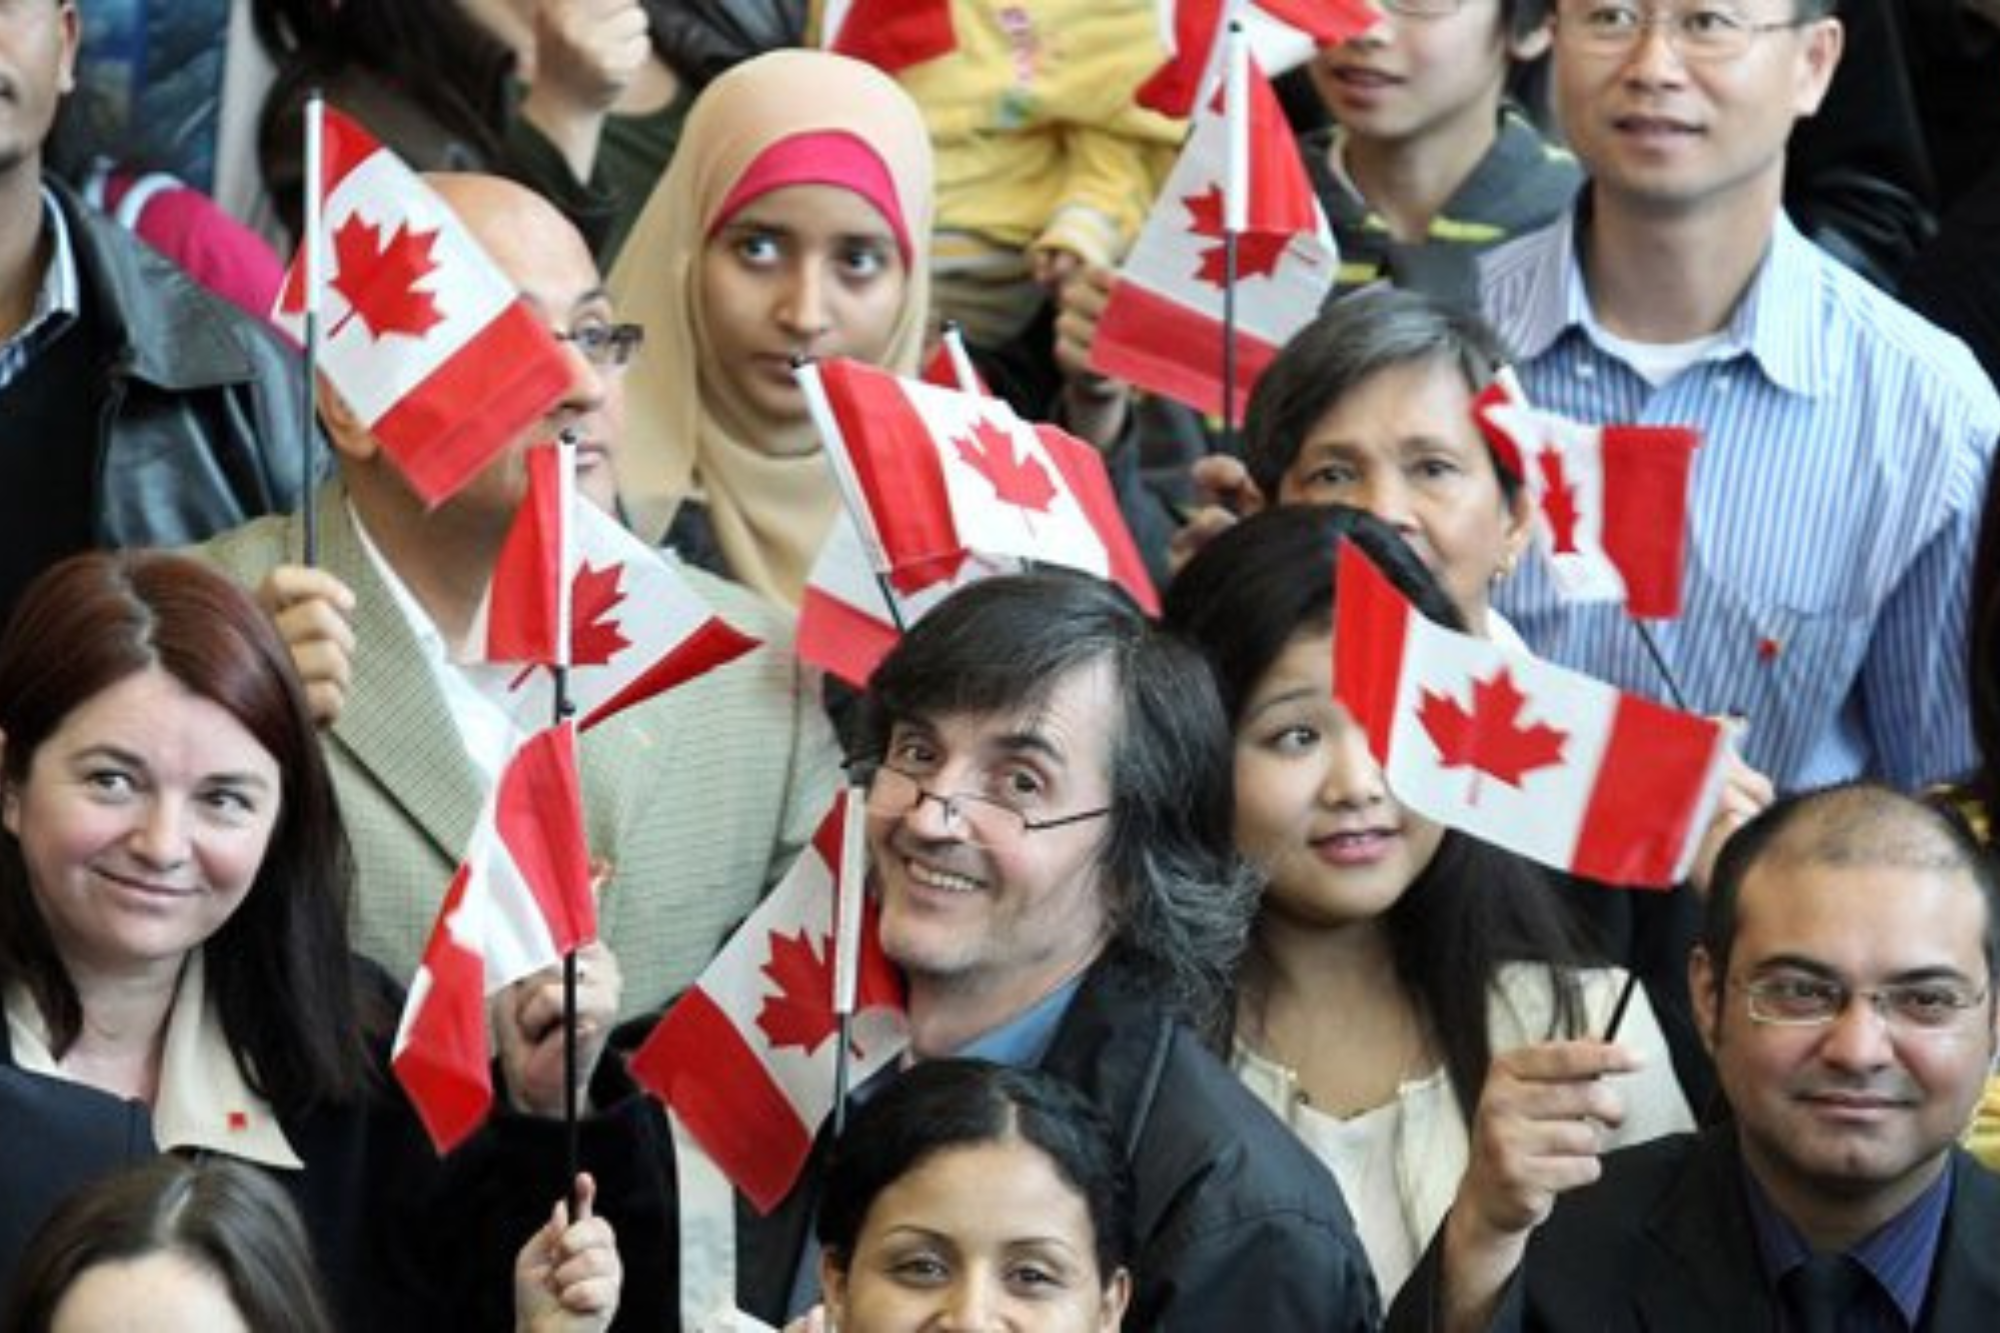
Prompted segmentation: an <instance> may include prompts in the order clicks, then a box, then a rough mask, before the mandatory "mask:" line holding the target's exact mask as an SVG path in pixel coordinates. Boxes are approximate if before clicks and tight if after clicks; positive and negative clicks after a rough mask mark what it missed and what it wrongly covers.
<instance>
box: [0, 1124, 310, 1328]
mask: <svg viewBox="0 0 2000 1333" xmlns="http://www.w3.org/2000/svg"><path fill="white" fill-rule="evenodd" d="M163 1253H164V1254H173V1255H177V1256H179V1257H181V1258H182V1259H185V1260H187V1261H188V1262H189V1263H191V1264H192V1265H193V1266H195V1267H197V1268H200V1269H202V1270H203V1271H205V1272H207V1273H210V1274H212V1275H213V1276H214V1277H215V1278H216V1279H217V1281H218V1282H220V1283H221V1285H222V1286H223V1288H224V1289H225V1290H226V1291H227V1292H228V1293H229V1299H230V1302H231V1304H233V1305H234V1306H235V1307H236V1310H237V1312H238V1313H239V1314H240V1315H241V1316H242V1318H243V1324H244V1327H246V1328H254V1329H256V1330H257V1331H258V1333H333V1330H334V1321H333V1316H332V1314H331V1313H330V1308H329V1306H328V1304H327V1300H326V1296H325V1293H324V1289H323V1287H322V1285H321V1282H320V1275H319V1272H318V1270H317V1269H316V1267H315V1266H314V1264H313V1259H312V1251H311V1247H310V1246H309V1245H308V1244H307V1242H306V1233H305V1226H304V1224H303V1223H302V1222H301V1221H300V1220H299V1214H298V1210H297V1209H296V1208H295V1207H294V1206H293V1205H292V1201H291V1198H290V1197H289V1196H288V1195H286V1193H285V1192H284V1190H282V1189H281V1188H279V1187H278V1185H277V1184H276V1183H275V1182H273V1181H272V1180H271V1179H270V1178H269V1177H267V1176H265V1174H264V1173H263V1172H262V1171H261V1170H259V1169H258V1168H257V1167H254V1166H251V1165H249V1164H248V1163H245V1162H239V1161H235V1160H233V1159H231V1158H228V1157H219V1156H218V1157H207V1158H202V1159H197V1160H189V1159H186V1158H182V1157H177V1156H174V1155H173V1154H171V1153H167V1154H162V1155H161V1156H159V1157H156V1158H153V1159H152V1160H151V1161H148V1162H145V1163H142V1164H141V1165H139V1166H136V1167H132V1168H130V1169H128V1170H125V1171H122V1172H120V1173H118V1174H116V1175H111V1176H107V1177H104V1178H103V1179H101V1180H99V1181H97V1182H96V1183H94V1184H92V1185H90V1186H87V1187H86V1188H84V1189H83V1190H81V1191H79V1192H78V1193H76V1194H74V1195H72V1196H71V1197H70V1198H69V1199H68V1200H67V1201H66V1202H65V1203H64V1204H63V1205H62V1206H61V1207H60V1208H58V1209H57V1210H56V1212H55V1214H54V1215H53V1216H51V1217H50V1218H49V1220H48V1221H47V1222H45V1223H44V1224H43V1225H42V1228H41V1230H40V1231H38V1232H37V1233H36V1234H35V1238H34V1239H33V1240H32V1241H31V1242H30V1243H29V1245H28V1249H27V1252H26V1253H25V1254H24V1255H23V1256H22V1258H21V1262H20V1265H19V1267H17V1268H16V1269H15V1271H14V1278H13V1282H12V1284H11V1288H10V1295H9V1297H8V1300H7V1305H6V1311H5V1313H4V1315H0V1333H47V1330H48V1328H49V1325H50V1322H51V1320H52V1319H53V1318H54V1316H55V1313H56V1311H57V1309H58V1308H59V1307H60V1306H61V1305H62V1302H63V1298H64V1296H66V1295H67V1294H68V1293H69V1291H70V1289H71V1288H72V1287H74V1286H75V1285H76V1283H77V1280H78V1279H80V1278H81V1277H83V1275H84V1274H85V1273H87V1272H89V1271H90V1270H91V1269H93V1268H96V1267H98V1266H99V1265H102V1264H115V1263H130V1262H132V1261H135V1260H138V1259H143V1258H145V1257H147V1256H148V1255H153V1254H163Z"/></svg>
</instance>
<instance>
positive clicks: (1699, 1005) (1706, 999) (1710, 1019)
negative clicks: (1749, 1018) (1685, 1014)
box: [1688, 944, 1722, 1055]
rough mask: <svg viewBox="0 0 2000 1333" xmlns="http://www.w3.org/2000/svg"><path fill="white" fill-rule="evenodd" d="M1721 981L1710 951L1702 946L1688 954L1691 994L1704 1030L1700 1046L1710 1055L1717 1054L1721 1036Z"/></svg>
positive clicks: (1689, 988) (1695, 1010) (1698, 1020)
mask: <svg viewBox="0 0 2000 1333" xmlns="http://www.w3.org/2000/svg"><path fill="white" fill-rule="evenodd" d="M1721 982H1722V978H1721V977H1719V976H1717V975H1716V972H1715V961H1714V960H1713V959H1711V958H1710V957H1709V956H1708V950H1707V949H1704V948H1702V947H1701V946H1700V945H1699V944H1697V945H1696V946H1695V947H1694V951H1693V952H1692V953H1690V954H1688V991H1689V993H1690V995H1691V996H1692V998H1693V1000H1694V1017H1695V1023H1696V1024H1697V1025H1698V1026H1699V1027H1700V1028H1701V1043H1702V1046H1703V1047H1704V1048H1705V1049H1706V1050H1707V1051H1708V1053H1709V1054H1710V1055H1713V1054H1715V1043H1716V1039H1717V1038H1718V1037H1719V1036H1720V1035H1721V1027H1720V1024H1721V1022H1722V997H1721V996H1720V995H1719V994H1718V993H1717V988H1718V987H1719V986H1720V985H1721Z"/></svg>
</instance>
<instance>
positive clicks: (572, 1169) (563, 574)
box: [549, 426, 583, 1214]
mask: <svg viewBox="0 0 2000 1333" xmlns="http://www.w3.org/2000/svg"><path fill="white" fill-rule="evenodd" d="M576 446H577V438H576V430H575V429H574V428H573V427H569V426H565V427H563V429H562V430H561V431H560V432H558V433H557V435H556V449H557V450H558V451H559V453H558V462H557V467H556V470H557V474H558V475H559V476H561V478H562V484H561V486H560V487H558V495H559V497H560V501H561V503H560V505H559V508H560V509H561V512H562V527H561V531H562V542H561V547H562V554H561V558H560V560H559V561H558V568H557V573H556V580H557V583H558V585H559V586H558V589H557V594H556V607H557V614H556V660H555V662H554V663H553V665H552V667H551V670H552V672H553V674H554V677H555V680H554V685H555V688H554V690H553V691H552V693H553V696H554V701H553V703H552V704H551V706H550V710H549V711H550V713H551V715H552V716H551V718H550V721H549V725H550V726H554V727H559V726H561V725H563V724H564V723H565V722H567V721H569V719H570V716H571V715H572V714H573V713H574V712H575V711H576V705H575V704H574V703H573V702H572V701H571V699H570V697H569V666H570V662H569V649H570V639H571V633H572V627H571V623H570V622H571V615H572V608H571V606H570V597H569V590H570V568H571V565H572V561H571V560H570V542H571V540H572V536H573V533H572V526H573V525H572V519H573V518H574V515H573V514H572V513H571V507H572V505H573V503H574V498H573V497H574V492H575V489H576V486H575V477H576ZM580 979H581V978H580V973H579V967H578V964H577V959H576V950H575V949H573V948H572V949H568V950H565V951H564V953H563V1009H562V1025H563V1160H564V1163H565V1165H566V1167H567V1170H568V1173H569V1174H568V1175H567V1176H566V1177H565V1183H564V1185H563V1193H564V1194H565V1195H566V1196H569V1197H570V1207H571V1211H572V1214H574V1211H575V1209H576V1207H577V1204H578V1200H577V1199H576V1198H575V1197H574V1191H575V1189H576V1180H577V1177H578V1176H579V1175H580V1174H581V1173H582V1170H583V1161H582V1150H581V1147H580V1143H579V1140H580V1137H581V1130H580V1128H579V1126H580V1122H581V1120H582V1113H581V1108H580V1107H579V1106H578V1101H577V1091H576V1083H577V1073H578V1068H577V1065H578V1059H577V1054H578V1053H577V1040H576V1006H577V996H576V992H577V983H578V981H579V980H580Z"/></svg>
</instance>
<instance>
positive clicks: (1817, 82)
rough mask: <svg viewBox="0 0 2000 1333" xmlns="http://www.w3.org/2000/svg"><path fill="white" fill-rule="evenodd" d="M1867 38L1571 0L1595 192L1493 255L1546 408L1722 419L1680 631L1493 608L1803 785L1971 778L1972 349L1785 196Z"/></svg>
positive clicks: (1694, 503)
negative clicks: (1723, 721)
mask: <svg viewBox="0 0 2000 1333" xmlns="http://www.w3.org/2000/svg"><path fill="white" fill-rule="evenodd" d="M1843 44H1844V41H1843V28H1842V25H1841V23H1840V22H1839V20H1837V19H1836V18H1835V17H1834V16H1833V5H1832V3H1831V0H1672V2H1671V3H1668V2H1666V0H1558V2H1557V3H1556V4H1555V5H1554V56H1553V59H1554V67H1553V68H1554V89H1555V98H1556V107H1557V114H1558V118H1559V119H1560V121H1561V123H1562V125H1563V128H1564V132H1565V133H1566V134H1567V136H1568V139H1569V143H1570V146H1571V148H1572V149H1573V150H1574V151H1575V153H1576V154H1577V157H1578V159H1579V160H1580V161H1581V162H1582V163H1583V166H1584V169H1585V171H1586V173H1587V175H1588V178H1589V183H1588V185H1587V187H1586V189H1585V191H1584V192H1583V194H1582V195H1581V196H1580V197H1579V199H1578V202H1577V203H1576V205H1575V207H1574V208H1573V209H1571V210H1570V211H1569V212H1568V213H1567V214H1566V215H1565V216H1563V217H1562V218H1560V219H1558V220H1557V221H1556V222H1555V223H1553V224H1552V225H1551V226H1549V227H1547V228H1545V229H1543V230H1542V231H1540V232H1537V233H1535V234H1533V235H1530V236H1525V237H1522V238H1520V239H1518V240H1516V241H1514V242H1512V243H1510V244H1508V245H1506V246H1503V247H1500V248H1498V249H1495V250H1493V251H1490V252H1489V253H1488V254H1487V255H1485V256H1484V257H1483V258H1482V261H1481V284H1482V297H1481V299H1482V302H1483V305H1484V308H1485V312H1486V315H1487V318H1488V319H1489V320H1490V321H1491V322H1492V324H1493V325H1494V327H1495V329H1496V330H1497V331H1498V332H1499V334H1500V335H1501V337H1502V339H1503V340H1504V341H1505V342H1506V343H1507V344H1508V345H1509V346H1511V347H1512V349H1513V350H1514V352H1515V353H1516V355H1517V357H1518V358H1519V360H1518V364H1517V369H1518V370H1519V372H1520V375H1521V379H1522V381H1523V383H1524V384H1525V386H1526V388H1527V390H1528V394H1529V396H1530V397H1531V398H1532V399H1533V400H1534V401H1535V402H1536V403H1537V404H1538V405H1539V406H1541V407H1544V408H1547V409H1549V410H1551V411H1555V412H1559V413H1562V414H1564V415H1566V416H1569V417H1572V418H1576V419H1578V420H1582V421H1586V422H1591V423H1606V422H1626V423H1641V424H1656V425H1665V424H1682V425H1690V426H1693V427H1695V428H1696V429H1698V430H1699V431H1700V432H1701V449H1700V461H1699V463H1698V465H1697V466H1696V468H1695V470H1694V478H1693V483H1692V491H1691V494H1690V497H1689V513H1688V522H1687V526H1688V558H1687V561H1686V570H1685V597H1684V605H1685V610H1684V611H1683V613H1682V615H1681V617H1680V619H1679V620H1678V621H1676V622H1675V624H1674V625H1673V627H1672V630H1671V632H1670V633H1668V634H1666V635H1664V636H1661V635H1654V636H1652V638H1651V639H1647V638H1645V637H1643V636H1640V635H1637V634H1634V633H1633V632H1632V627H1631V625H1630V624H1628V623H1627V619H1628V617H1627V616H1626V614H1625V611H1624V609H1623V608H1622V607H1616V606H1610V605H1598V606H1581V605H1569V604H1566V603H1564V602H1563V601H1562V599H1561V598H1560V596H1559V595H1558V593H1557V591H1556V589H1555V587H1554V585H1553V582H1552V580H1551V578H1550V577H1549V575H1548V573H1547V571H1546V570H1544V569H1541V568H1537V567H1533V566H1530V567H1528V568H1525V569H1523V570H1522V571H1521V574H1520V576H1519V577H1517V578H1515V579H1512V580H1510V581H1509V582H1508V584H1507V585H1506V586H1505V587H1504V588H1502V589H1501V590H1500V592H1499V595H1498V596H1497V597H1496V599H1495V603H1496V605H1497V606H1498V607H1499V609H1500V610H1501V612H1502V613H1503V614H1505V615H1506V616H1507V617H1508V619H1509V620H1511V621H1512V622H1513V623H1514V625H1515V627H1516V628H1517V629H1519V630H1520V632H1521V634H1522V636H1523V637H1524V638H1525V639H1526V640H1527V641H1528V644H1529V646H1530V647H1531V648H1533V649H1534V650H1535V651H1536V652H1537V653H1538V654H1540V655H1542V656H1544V657H1547V658H1549V659H1551V660H1554V661H1557V662H1560V663H1562V664H1564V665H1566V666H1571V667H1575V668H1578V669H1581V670H1584V671H1587V672H1589V673H1590V674H1592V675H1595V676H1598V677H1601V678H1603V679H1605V680H1608V681H1611V682H1613V683H1614V684H1617V685H1618V686H1620V687H1621V688H1624V689H1628V690H1633V691H1637V692H1639V693H1641V694H1645V695H1648V696H1650V697H1656V698H1665V697H1667V696H1668V693H1669V687H1668V686H1667V684H1666V682H1665V681H1664V679H1663V675H1662V663H1664V665H1665V668H1666V669H1667V670H1670V671H1671V673H1672V676H1673V683H1674V686H1675V687H1677V693H1678V696H1679V697H1680V698H1682V699H1684V700H1685V706H1687V707H1689V708H1692V709H1694V710H1695V711H1698V712H1703V713H1709V714H1720V715H1730V716H1735V717H1740V718H1744V719H1747V722H1748V726H1747V730H1746V731H1745V732H1744V734H1743V758H1744V760H1745V761H1746V762H1747V763H1748V764H1750V765H1751V766H1752V767H1753V768H1755V769H1757V770H1759V771H1761V772H1764V773H1767V774H1769V775H1770V776H1771V778H1772V780H1773V781H1774V783H1775V784H1776V785H1777V787H1778V788H1779V789H1780V790H1799V789H1801V788H1805V787H1810V786H1818V785H1824V784H1826V783H1829V782H1836V781H1842V780H1845V779H1849V778H1853V777H1856V776H1859V775H1864V774H1865V775H1869V776H1875V777H1880V778H1882V779H1884V780H1886V781H1889V782H1891V783H1893V784H1895V785H1897V786H1900V787H1906V788H1914V787H1917V786H1921V785H1923V784H1925V783H1927V782H1934V781H1938V780H1942V779H1945V778H1949V777H1951V776H1954V775H1956V774H1958V773H1960V772H1963V771H1965V770H1966V769H1968V768H1969V767H1970V766H1971V762H1972V752H1971V743H1970V737H1969V735H1968V733H1967V731H1966V728H1965V725H1964V718H1965V710H1966V693H1965V670H1964V666H1963V660H1964V657H1965V604H1966V572H1967V569H1968V567H1969V565H1970V559H1971V554H1972V548H1973V542H1974V537H1975V535H1976V532H1977V528H1978V523H1979V515H1980V507H1981V502H1982V499H1983V495H1984V490H1985V482H1986V478H1987V476H1988V473H1989V472H1990V470H1991V465H1992V453H1993V447H1994V442H1995V440H1996V439H2000V395H1996V393H1995V392H1994V388H1993V386H1992V384H1991V383H1990V382H1989V381H1988V380H1987V379H1986V377H1985V375H1984V373H1983V372H1982V371H1981V370H1980V368H1979V366H1978V364H1977V363H1976V362H1975V361H1974V359H1973V358H1972V356H1971V354H1970V353H1969V352H1968V351H1967V350H1966V348H1965V347H1964V345H1963V344H1961V343H1960V342H1959V341H1958V340H1957V339H1955V338H1953V337H1951V336H1950V335H1948V334H1946V333H1944V332H1942V331H1941V330H1939V329H1937V328H1935V327H1934V326H1932V325H1930V324H1928V323H1926V322H1925V321H1924V320H1923V319H1921V318H1920V317H1918V316H1916V315H1914V314H1913V313H1911V312H1910V311H1909V310H1907V309H1905V308H1904V307H1902V306H1900V305H1898V304H1897V303H1896V302H1895V301H1893V300H1892V299H1891V298H1889V297H1887V296H1885V295H1884V294H1883V293H1882V292H1881V291H1880V290H1878V289H1877V288H1875V287H1873V286H1872V285H1870V284H1869V283H1868V282H1866V281H1865V280H1863V279H1861V278H1860V277H1858V276H1857V275H1856V274H1854V273H1853V272H1852V271H1851V270H1849V269H1848V268H1846V267H1845V266H1843V265H1842V264H1840V263H1839V262H1837V261H1836V260H1835V259H1834V258H1833V257H1832V256H1830V255H1829V254H1828V253H1826V252H1825V251H1823V250H1822V249H1820V248H1819V247H1817V246H1816V245H1815V244H1813V243H1812V242H1810V241H1808V240H1806V239H1805V238H1804V237H1803V236H1802V235H1801V234H1800V232H1799V230H1798V229H1797V228H1796V227H1795V226H1794V225H1793V223H1792V221H1791V220H1790V218H1789V217H1788V216H1787V214H1786V213H1785V211H1784V208H1783V206H1782V202H1781V199H1782V191H1783V185H1784V176H1785V163H1786V153H1787V148H1786V145H1787V141H1788V139H1789V137H1790V135H1791V133H1792V129H1793V127H1794V125H1795V124H1796V123H1797V122H1798V121H1799V120H1800V119H1801V118H1804V117H1808V116H1811V115H1812V114H1813V113H1814V112H1815V110H1816V109H1817V108H1818V107H1819V106H1820V104H1821V101H1822V99H1823V97H1824V95H1825V92H1826V89H1827V86H1828V83H1829V80H1830V79H1831V77H1832V74H1833V72H1834V69H1835V67H1836V65H1837V63H1838V62H1839V60H1840V59H1841V56H1842V48H1843ZM1857 58H1861V59H1867V58H1871V53H1868V52H1861V53H1857ZM1653 647H1657V648H1658V650H1659V657H1658V658H1657V659H1656V658H1655V657H1654V656H1652V654H1651V652H1650V651H1649V650H1650V649H1651V648H1653Z"/></svg>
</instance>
